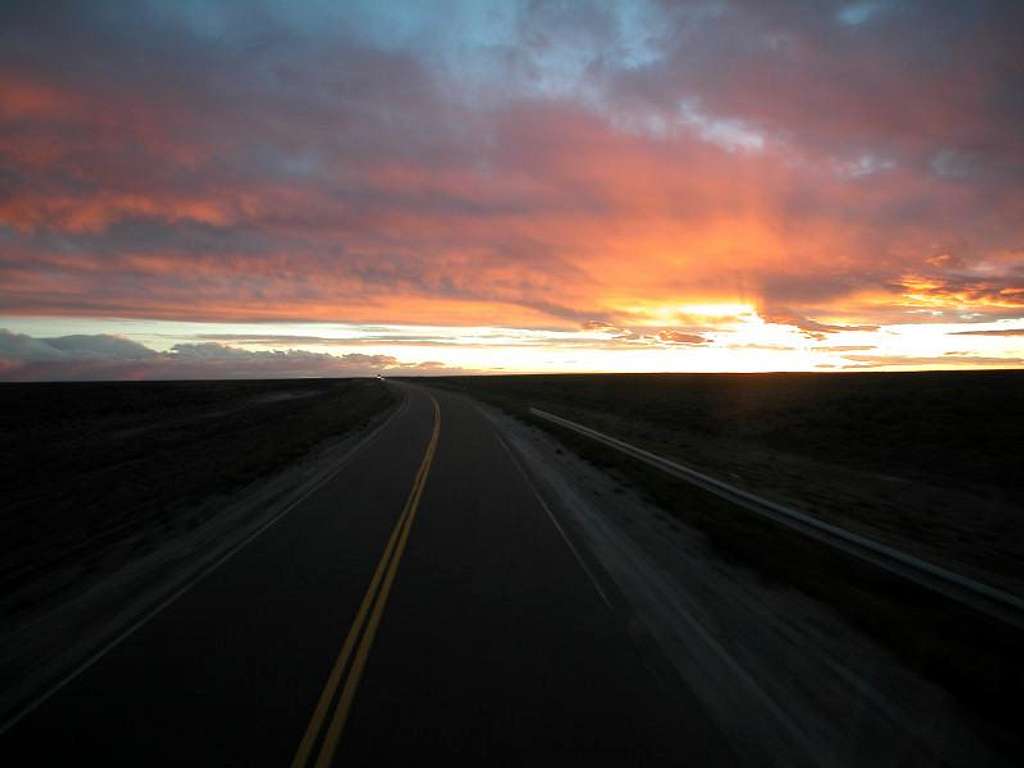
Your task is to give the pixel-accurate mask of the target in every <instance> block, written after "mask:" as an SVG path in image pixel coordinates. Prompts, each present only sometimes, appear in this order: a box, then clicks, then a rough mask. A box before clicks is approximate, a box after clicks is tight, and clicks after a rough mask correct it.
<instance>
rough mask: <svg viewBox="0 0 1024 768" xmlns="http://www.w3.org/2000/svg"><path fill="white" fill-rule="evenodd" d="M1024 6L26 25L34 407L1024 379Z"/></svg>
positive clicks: (248, 5) (618, 8) (356, 14)
mask: <svg viewBox="0 0 1024 768" xmlns="http://www.w3.org/2000/svg"><path fill="white" fill-rule="evenodd" d="M1022 29H1024V3H1020V2H1018V1H1017V0H1007V1H1006V2H995V1H986V0H978V1H977V2H969V3H968V2H960V1H959V0H950V1H948V2H947V1H943V0H932V1H930V2H924V1H914V0H864V1H854V2H850V1H845V0H844V1H838V0H837V1H836V2H829V1H828V0H813V1H812V0H792V2H773V1H771V0H713V1H712V0H694V2H662V1H659V0H636V1H634V2H615V3H613V2H586V1H585V0H579V1H578V2H545V1H544V0H524V1H523V2H515V1H513V0H504V1H502V2H497V1H494V2H492V1H491V0H450V1H449V2H405V1H404V0H388V2H377V1H376V0H366V1H363V0H352V1H351V2H327V1H326V0H308V1H306V2H291V1H288V0H246V1H245V2H241V1H239V2H207V1H205V0H173V1H171V0H166V1H158V0H134V1H133V2H107V1H105V0H91V1H90V2H88V3H83V2H60V1H59V0H54V1H53V2H47V3H39V2H16V1H11V0H8V1H7V2H5V3H3V4H2V6H0V379H7V380H43V379H95V378H99V379H103V378H193V377H207V376H209V377H241V376H344V375H370V374H375V373H384V374H391V375H397V374H410V375H415V374H436V373H459V372H485V373H486V372H550V371H763V370H801V371H842V370H912V369H920V368H986V367H1000V368H1007V367H1012V368H1020V367H1024V127H1022V126H1024V46H1022V45H1021V39H1020V30H1022Z"/></svg>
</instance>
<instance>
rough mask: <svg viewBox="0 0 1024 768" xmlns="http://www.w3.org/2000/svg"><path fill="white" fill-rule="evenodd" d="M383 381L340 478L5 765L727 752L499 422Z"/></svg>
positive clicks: (46, 704) (64, 691)
mask: <svg viewBox="0 0 1024 768" xmlns="http://www.w3.org/2000/svg"><path fill="white" fill-rule="evenodd" d="M393 386H396V387H401V388H402V390H403V393H404V394H405V396H406V402H405V403H404V405H403V406H402V409H401V410H400V412H399V413H397V414H396V416H395V417H394V418H392V419H391V420H390V421H389V422H388V423H387V425H386V426H385V427H384V428H383V429H382V430H381V431H380V432H378V433H377V434H376V436H375V437H374V438H373V439H372V440H371V441H369V442H368V443H367V444H365V445H364V446H363V447H362V448H361V449H360V450H359V451H358V452H357V453H356V454H355V455H354V456H353V457H352V458H351V459H350V460H349V461H348V462H347V463H346V464H345V465H344V467H343V468H342V469H341V471H340V472H339V473H338V474H337V475H336V476H335V477H334V478H333V479H332V480H331V481H329V482H328V483H326V484H325V485H323V486H322V487H320V488H319V490H318V491H316V492H315V493H313V494H312V495H311V496H309V497H308V498H307V499H306V500H305V501H304V502H303V503H302V504H300V505H298V506H297V507H295V508H294V509H293V510H292V511H291V512H290V513H289V514H288V515H287V516H286V517H284V518H282V519H281V520H280V521H279V522H278V523H276V524H275V525H274V526H273V527H271V528H269V529H268V530H267V531H265V532H264V533H263V534H261V535H260V536H258V537H257V538H256V539H254V540H253V541H252V542H250V543H249V544H248V545H247V546H245V547H244V548H242V549H241V550H240V551H239V552H238V553H237V554H235V555H234V556H233V557H232V558H230V559H229V560H227V561H226V562H224V563H223V564H222V565H220V566H219V567H218V568H217V569H215V570H214V571H213V572H211V573H209V574H208V575H206V576H205V577H204V578H202V579H201V580H200V581H198V582H197V583H196V584H195V585H194V586H193V587H192V588H191V589H189V590H188V591H187V592H185V593H184V594H183V595H182V596H181V597H179V598H178V599H177V600H175V601H174V602H173V603H171V604H170V605H169V606H167V607H166V608H165V609H164V610H162V611H161V612H160V613H159V614H157V615H156V616H155V617H154V618H152V619H151V620H150V621H148V622H147V623H145V624H144V625H143V626H141V627H140V628H139V629H138V630H137V631H135V632H134V633H132V634H131V635H130V636H128V637H127V638H126V639H124V640H123V641H122V642H121V643H119V644H118V645H116V646H115V647H114V648H113V649H111V650H110V651H109V652H108V653H106V654H105V655H104V656H102V657H101V658H100V659H99V660H98V661H97V662H96V663H94V664H93V665H91V666H90V667H88V668H87V669H85V670H84V671H82V673H81V674H79V675H78V676H76V677H75V678H74V679H72V680H71V681H70V682H68V683H67V684H66V685H65V686H63V687H62V688H60V689H59V690H58V691H56V692H55V693H54V694H53V695H52V696H50V697H49V698H47V699H46V700H45V701H43V702H42V703H41V704H40V705H39V706H38V707H36V708H35V709H34V710H32V711H31V712H29V713H28V714H27V715H26V716H24V717H23V718H22V719H21V720H20V721H18V722H17V723H16V724H15V725H14V726H13V727H12V728H10V730H8V731H7V732H6V733H5V734H4V735H3V736H2V737H0V758H2V759H3V762H4V763H6V764H8V765H14V764H23V763H31V764H39V765H44V764H70V763H72V762H74V763H84V764H90V763H101V764H126V765H184V764H189V765H192V764H204V765H290V764H291V765H328V764H339V765H340V764H346V763H349V764H351V763H356V764H359V763H365V762H370V761H374V762H383V763H390V762H393V761H395V760H397V759H399V758H407V757H421V758H429V757H430V756H431V755H444V756H448V757H449V758H456V759H465V760H466V761H469V760H473V761H477V760H487V761H488V762H497V763H513V764H515V763H524V762H538V761H543V760H546V759H550V758H557V757H558V756H564V757H569V756H576V757H579V756H588V757H590V758H592V759H596V761H597V762H599V763H601V762H607V763H631V764H637V763H641V764H642V763H648V764H650V763H655V764H692V765H732V764H735V763H736V755H735V754H734V752H733V751H732V747H731V746H730V744H729V740H728V739H726V738H724V737H723V736H722V734H721V732H720V731H719V729H718V728H717V727H716V726H715V724H714V723H713V721H712V720H711V719H710V717H709V716H708V715H706V714H705V713H704V711H703V709H702V707H701V705H700V704H699V703H698V702H697V700H696V699H695V698H694V697H693V696H692V695H691V694H689V693H688V692H687V690H686V689H685V688H684V687H683V686H682V685H681V684H680V683H679V682H678V681H674V680H673V678H672V676H671V675H668V674H665V673H664V670H663V669H662V667H661V666H660V665H659V662H658V660H657V659H656V658H654V657H655V656H656V654H654V653H652V652H651V651H650V649H649V648H647V646H645V644H644V643H643V642H642V641H640V640H637V638H636V632H635V631H634V630H635V628H633V627H631V624H630V620H629V615H628V612H624V611H621V610H616V609H614V608H613V607H612V606H613V605H614V604H615V600H614V597H613V598H612V599H610V600H609V597H608V596H606V595H605V594H603V593H602V589H601V586H600V581H597V580H595V578H594V576H593V573H592V572H591V571H589V570H588V568H587V566H586V565H584V563H585V562H586V561H585V560H583V559H581V558H580V555H579V554H578V553H577V552H576V551H575V550H574V548H573V546H572V545H571V544H570V542H569V540H568V539H567V538H566V535H565V533H564V532H563V530H562V529H561V528H560V527H559V526H558V524H557V519H556V518H555V517H553V516H552V513H551V512H550V511H549V510H548V509H547V508H546V506H545V505H544V503H543V502H542V501H541V500H540V498H539V497H538V496H537V495H536V493H535V491H534V487H533V485H532V484H531V482H530V481H529V480H528V479H527V477H526V475H525V474H524V473H523V471H522V470H521V469H520V467H519V465H518V464H517V462H516V460H515V459H514V458H513V456H512V454H511V453H510V452H509V451H508V449H507V448H506V446H505V444H504V443H503V442H502V439H501V437H500V436H499V434H498V432H497V431H496V428H495V427H494V425H493V423H492V422H491V421H489V420H488V419H487V418H485V417H484V415H483V414H482V413H481V412H480V411H479V410H478V409H477V408H476V407H475V406H474V405H473V404H472V402H471V401H469V400H467V399H465V398H461V397H459V396H456V395H452V394H448V393H444V392H440V391H433V390H427V389H425V388H421V387H414V386H410V385H405V384H394V385H393ZM71 641H73V639H69V642H71ZM645 648H647V649H646V650H645Z"/></svg>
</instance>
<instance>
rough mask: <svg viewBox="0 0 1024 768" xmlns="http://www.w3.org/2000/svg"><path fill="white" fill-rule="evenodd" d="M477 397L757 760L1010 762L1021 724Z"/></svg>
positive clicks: (625, 605) (642, 626)
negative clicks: (981, 711) (977, 708)
mask: <svg viewBox="0 0 1024 768" xmlns="http://www.w3.org/2000/svg"><path fill="white" fill-rule="evenodd" d="M481 407H482V408H484V409H485V412H486V413H487V415H488V416H489V418H491V420H492V421H493V422H494V423H495V424H496V425H497V426H498V428H499V429H500V431H501V432H502V434H503V435H504V436H505V439H506V440H507V442H508V443H509V445H510V446H511V448H512V450H513V451H514V452H515V454H516V455H517V456H518V457H520V459H521V461H522V463H523V465H524V467H525V468H526V469H527V471H528V473H529V475H530V476H531V477H532V478H533V480H534V482H535V485H536V486H537V488H538V490H539V492H540V493H541V495H542V496H543V498H544V499H545V500H546V501H547V502H548V504H549V505H550V506H551V508H552V509H553V510H555V511H556V514H557V515H558V517H559V519H560V520H561V521H562V523H563V525H564V526H565V527H566V529H567V530H568V531H570V533H571V536H572V537H573V539H574V540H575V541H577V542H579V543H580V544H582V547H581V550H582V551H583V552H584V554H585V557H586V558H587V560H588V561H590V562H591V563H592V566H593V567H592V570H594V571H595V573H597V574H598V577H599V578H600V579H601V580H603V581H604V582H605V584H606V590H605V591H606V592H607V593H608V594H610V595H612V597H613V602H614V603H615V605H616V607H617V610H619V611H620V612H621V613H622V615H623V617H624V620H625V621H627V623H629V625H630V626H631V627H632V628H633V631H634V633H635V635H636V636H637V638H638V642H639V643H640V644H641V646H645V647H648V648H651V649H655V650H656V652H657V655H658V656H659V657H660V659H661V660H662V661H663V662H664V665H663V672H664V674H666V675H667V676H669V677H671V678H674V679H673V681H672V682H674V683H675V684H681V685H684V686H686V687H687V688H689V689H690V690H692V691H693V692H694V693H696V695H697V696H698V698H699V699H700V700H701V701H702V702H703V704H704V705H705V706H706V707H707V709H708V711H709V712H710V713H712V715H713V716H714V718H715V719H716V721H717V722H718V723H719V724H720V726H721V727H722V729H723V730H724V731H725V732H726V733H727V734H729V736H730V737H731V739H732V741H733V743H734V744H736V745H737V747H738V748H739V749H740V751H741V752H742V753H743V756H744V758H745V760H746V762H747V763H749V764H751V765H780V766H781V765H787V766H789V765H832V766H846V765H864V764H872V765H876V766H888V765H901V766H903V765H950V766H959V765H963V766H981V765H1012V764H1013V762H1014V760H1013V758H1012V755H1013V754H1014V750H1015V749H1019V747H1020V745H1019V744H1015V743H1013V741H1012V738H1011V737H1008V736H1007V735H1006V734H1005V733H1003V732H1001V731H998V730H997V729H994V728H992V727H990V725H989V724H987V723H986V722H984V721H983V720H981V719H979V718H977V717H976V716H974V715H972V714H970V713H968V712H967V711H965V710H964V708H963V707H961V706H960V705H959V703H958V701H957V700H956V698H955V697H954V696H952V695H951V694H950V693H948V692H947V691H946V690H944V689H943V688H942V687H939V686H938V685H936V684H934V683H932V682H930V681H929V680H926V679H924V678H923V677H922V676H921V675H920V674H918V673H917V672H916V671H914V670H912V669H910V668H908V667H907V666H906V665H904V664H903V663H902V662H901V661H900V659H898V658H897V657H896V656H894V655H893V654H892V653H891V652H889V651H888V650H887V649H886V648H884V647H882V646H881V645H879V644H878V643H877V642H876V641H875V640H874V639H872V638H871V637H869V636H867V635H865V634H864V633H862V632H860V631H859V630H858V629H856V628H855V627H853V626H851V625H850V624H849V623H848V622H847V621H846V620H845V619H844V618H843V617H842V616H841V615H840V614H839V613H837V612H836V611H835V610H833V609H832V608H831V607H830V606H828V605H827V604H825V603H822V602H820V601H818V600H815V599H813V598H811V597H809V596H808V595H806V594H804V593H803V592H801V591H798V590H796V589H794V588H791V587H789V586H786V585H785V584H784V583H780V582H777V581H772V580H769V579H766V578H765V577H764V575H763V574H761V573H759V572H758V571H755V570H753V569H751V568H749V567H747V566H745V565H744V564H742V563H741V562H738V561H736V560H734V559H731V558H729V557H728V556H726V554H724V553H723V552H722V550H721V549H720V548H719V547H716V546H713V544H712V542H711V541H709V539H708V537H707V536H706V535H705V534H704V533H702V532H700V531H699V530H697V529H695V528H692V527H690V526H688V525H686V524H685V523H683V522H681V521H680V520H679V519H678V517H677V516H674V515H672V514H669V513H668V512H667V511H665V510H664V509H662V508H660V507H659V506H658V505H656V504H654V503H652V502H651V500H650V499H649V498H648V497H647V496H646V495H645V494H644V493H643V492H642V489H639V488H636V487H627V485H626V483H627V482H628V481H624V479H623V478H622V477H621V476H620V477H616V476H613V475H612V474H610V473H608V472H606V471H604V470H602V469H599V468H597V467H595V466H594V465H592V464H590V463H588V462H586V461H584V460H583V459H581V458H580V457H579V456H577V455H575V454H574V453H573V452H572V451H571V450H569V449H568V448H567V447H566V446H565V445H564V444H562V443H560V442H559V441H558V440H557V439H556V438H554V437H553V436H552V435H551V434H550V433H548V432H546V431H543V430H540V429H538V428H536V427H534V426H531V425H528V424H526V423H524V422H522V421H519V420H517V419H515V418H513V417H511V416H509V415H508V414H506V413H504V412H502V411H499V410H497V409H495V408H492V407H489V406H485V405H481ZM1008 739H1009V740H1008Z"/></svg>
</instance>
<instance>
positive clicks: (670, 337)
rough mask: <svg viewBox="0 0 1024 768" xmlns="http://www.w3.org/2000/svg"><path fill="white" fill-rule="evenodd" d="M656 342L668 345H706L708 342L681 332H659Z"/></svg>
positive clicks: (696, 335)
mask: <svg viewBox="0 0 1024 768" xmlns="http://www.w3.org/2000/svg"><path fill="white" fill-rule="evenodd" d="M658 340H659V341H664V342H668V343H670V344H706V343H707V341H708V340H707V339H706V338H704V337H703V336H701V335H699V334H696V333H683V332H681V331H659V332H658Z"/></svg>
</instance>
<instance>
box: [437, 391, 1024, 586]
mask: <svg viewBox="0 0 1024 768" xmlns="http://www.w3.org/2000/svg"><path fill="white" fill-rule="evenodd" d="M434 381H435V382H436V383H438V384H442V385H444V386H448V387H454V388H457V389H460V390H463V391H466V392H468V393H470V394H472V395H473V396H475V397H479V398H482V399H484V400H489V401H491V402H494V403H496V404H499V405H501V406H503V407H505V408H507V409H509V410H510V411H512V412H513V413H516V414H522V415H526V411H527V409H528V407H529V406H536V407H539V408H543V409H545V410H549V411H551V412H553V413H556V414H559V415H562V416H565V417H567V418H571V419H575V420H577V421H580V422H582V423H584V424H586V425H588V426H591V427H593V428H595V429H598V430H602V431H605V432H607V433H608V434H611V435H615V436H617V437H620V438H622V439H624V440H627V441H629V442H632V443H634V444H637V445H640V446H643V447H645V448H647V449H648V450H651V451H654V452H655V453H658V454H659V455H662V456H666V457H669V458H675V459H677V460H679V461H681V462H682V463H684V464H687V465H690V466H693V467H695V468H698V469H703V470H705V471H708V472H710V473H711V474H713V475H716V476H718V477H721V478H722V479H724V480H727V481H729V482H734V483H738V484H740V485H741V486H744V487H747V488H749V489H750V490H754V491H757V492H759V493H764V494H766V495H768V496H769V497H774V498H778V499H780V500H784V501H791V502H793V503H795V504H796V505H797V506H800V507H801V508H805V509H808V510H811V511H814V512H815V513H816V514H819V515H821V516H822V517H824V518H826V519H830V520H832V521H834V522H837V523H840V524H842V525H844V526H845V527H849V528H853V529H855V530H860V531H863V532H865V533H869V534H870V535H872V536H873V537H875V538H880V539H883V540H887V541H890V542H892V543H894V544H897V545H898V546H901V547H903V548H907V549H909V550H911V551H914V552H916V553H918V554H920V555H922V556H925V557H928V558H930V559H933V560H937V561H940V562H945V563H949V564H954V565H956V566H957V569H959V570H964V571H968V572H975V573H976V574H980V575H983V576H984V577H986V578H987V580H990V581H994V582H996V583H999V584H1002V585H1005V586H1007V587H1009V588H1012V589H1017V590H1018V591H1024V525H1022V522H1024V472H1021V465H1022V460H1024V453H1022V450H1021V434H1022V430H1024V371H971V372H924V373H856V374H794V373H779V374H636V375H634V374H615V375H600V374H594V375H558V376H477V377H458V378H454V377H453V378H447V379H434Z"/></svg>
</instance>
